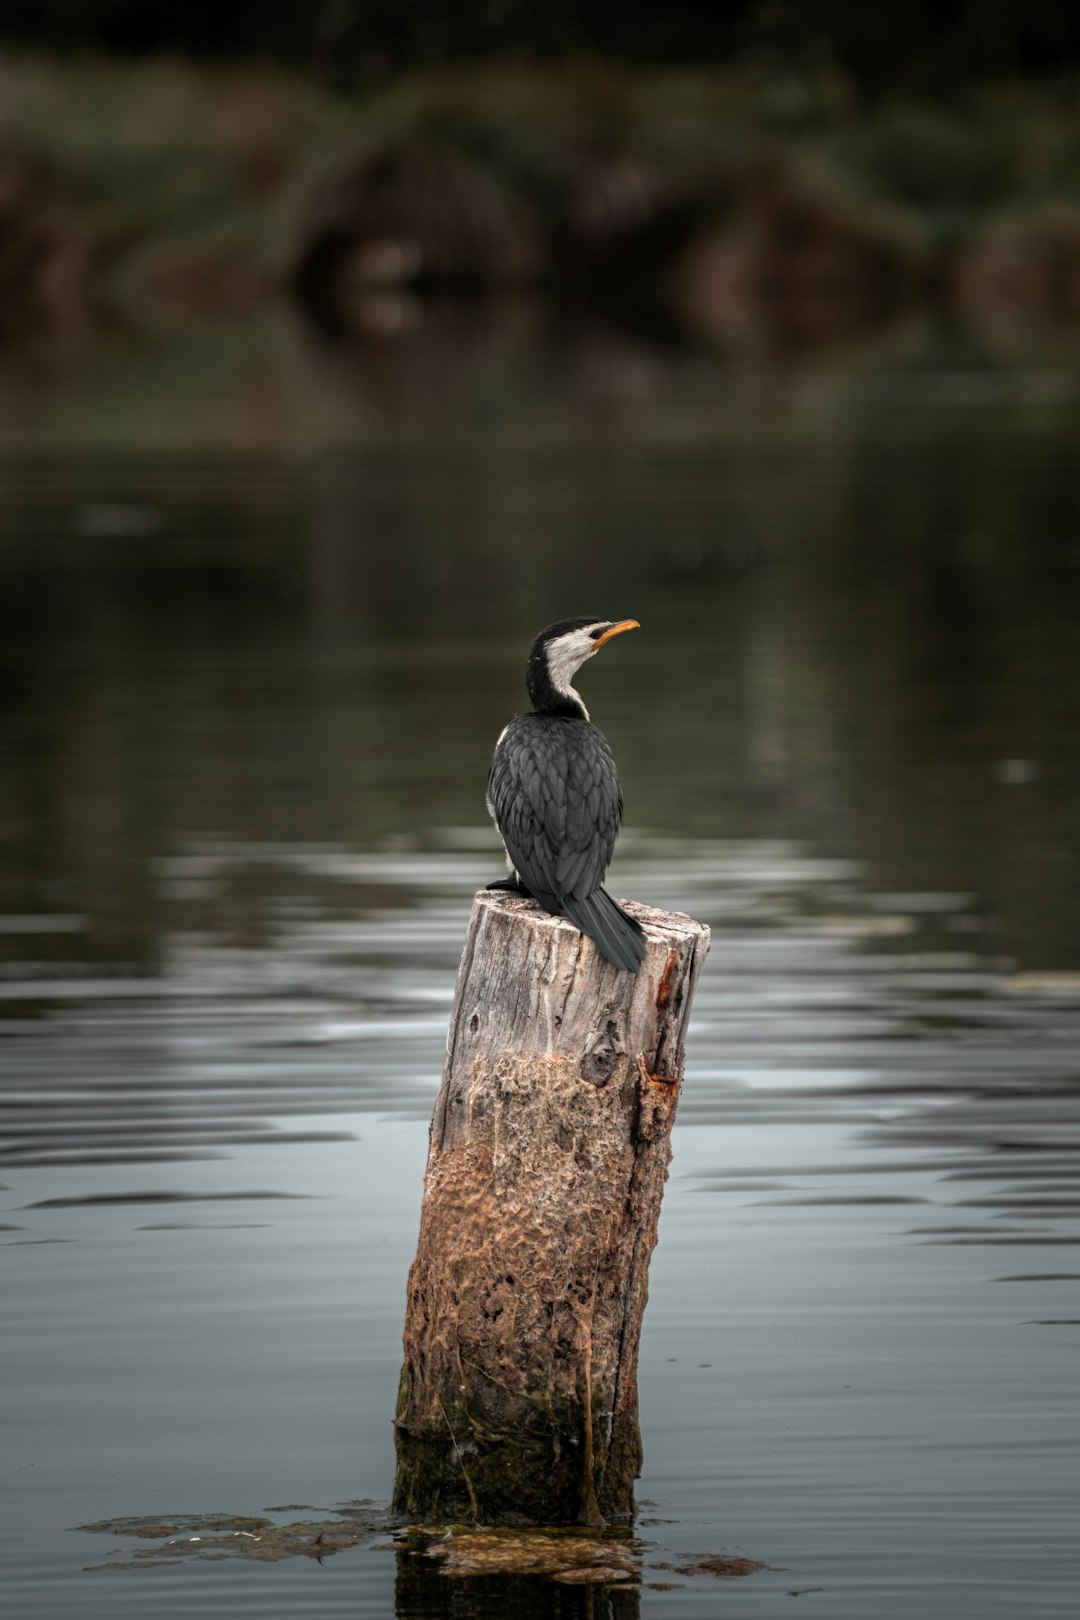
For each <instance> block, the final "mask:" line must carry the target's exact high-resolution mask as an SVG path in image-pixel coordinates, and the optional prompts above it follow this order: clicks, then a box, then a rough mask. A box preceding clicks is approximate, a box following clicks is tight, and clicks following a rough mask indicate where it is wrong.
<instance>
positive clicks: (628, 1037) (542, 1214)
mask: <svg viewBox="0 0 1080 1620" xmlns="http://www.w3.org/2000/svg"><path fill="white" fill-rule="evenodd" d="M628 910H629V911H630V912H631V913H632V914H633V915H634V916H635V917H637V918H638V920H639V921H640V922H641V924H642V925H643V927H644V929H645V932H646V935H647V939H648V956H647V958H646V961H645V962H644V963H643V965H642V968H641V971H640V973H638V974H637V975H636V976H635V975H633V974H630V973H624V972H619V971H618V970H617V969H615V968H613V967H611V966H610V965H609V964H608V963H607V962H605V961H604V959H603V957H602V956H601V955H600V953H599V951H598V950H597V949H596V947H595V945H594V944H593V943H592V941H591V940H589V939H586V938H585V937H584V936H583V935H582V934H580V933H579V932H578V930H577V929H576V928H575V927H573V925H572V924H570V923H568V922H566V921H564V920H562V919H561V918H557V917H552V916H549V915H548V913H547V912H545V911H542V910H541V909H540V907H539V906H537V905H535V904H534V903H533V902H532V901H531V900H521V899H517V898H510V897H509V896H507V895H505V894H502V893H497V892H496V893H489V892H487V891H483V892H481V893H480V894H478V895H477V897H476V900H475V903H474V905H473V911H472V917H471V920H470V924H469V932H468V937H467V939H466V942H465V949H464V952H463V955H462V960H461V968H460V971H459V974H458V983H457V994H456V997H455V1001H454V1010H453V1014H452V1017H451V1024H450V1034H449V1038H448V1040H447V1055H446V1065H445V1068H444V1071H443V1079H442V1086H441V1089H440V1091H439V1095H438V1099H437V1101H436V1104H435V1112H434V1117H433V1119H432V1125H431V1146H430V1152H429V1156H428V1165H427V1174H426V1177H425V1183H424V1204H423V1213H422V1216H421V1222H420V1239H419V1245H418V1248H417V1254H416V1259H415V1260H414V1262H413V1266H412V1270H411V1272H410V1274H409V1289H408V1304H407V1310H406V1319H405V1362H404V1366H403V1368H402V1374H401V1387H400V1391H399V1397H398V1409H397V1417H396V1419H395V1422H396V1430H397V1459H398V1466H397V1478H396V1481H395V1487H394V1507H395V1509H396V1511H398V1512H401V1513H405V1514H409V1515H411V1516H416V1517H420V1518H425V1519H429V1520H430V1519H456V1520H462V1519H465V1520H475V1521H476V1522H478V1523H483V1524H581V1523H585V1524H593V1525H598V1524H600V1523H602V1522H603V1521H604V1520H609V1521H626V1520H629V1519H631V1518H632V1517H633V1511H634V1494H633V1482H634V1479H635V1478H636V1476H637V1474H638V1472H639V1470H640V1466H641V1455H642V1454H641V1437H640V1433H639V1429H638V1416H637V1352H638V1341H639V1338H640V1333H641V1320H642V1314H643V1312H644V1309H645V1301H646V1297H647V1289H648V1268H649V1259H650V1256H651V1254H652V1251H653V1247H654V1245H655V1243H656V1226H657V1220H658V1218H659V1214H660V1200H661V1197H662V1195H663V1188H664V1182H665V1180H666V1179H667V1166H668V1160H669V1158H670V1156H671V1146H670V1140H669V1138H670V1133H671V1125H672V1121H673V1119H674V1116H675V1107H676V1103H677V1101H678V1095H679V1086H680V1082H681V1078H682V1068H683V1042H684V1033H685V1027H686V1022H687V1016H688V1013H689V1009H690V1000H691V996H692V994H693V989H694V984H695V980H696V978H697V974H698V971H699V969H700V966H701V963H702V961H703V960H704V957H705V953H706V951H707V950H708V943H709V930H708V929H707V928H706V927H704V925H703V924H701V923H697V922H694V921H693V919H692V918H690V917H686V916H683V915H681V914H680V913H675V912H665V911H655V910H653V909H652V908H650V907H648V906H641V905H635V904H633V903H631V904H630V905H629V906H628Z"/></svg>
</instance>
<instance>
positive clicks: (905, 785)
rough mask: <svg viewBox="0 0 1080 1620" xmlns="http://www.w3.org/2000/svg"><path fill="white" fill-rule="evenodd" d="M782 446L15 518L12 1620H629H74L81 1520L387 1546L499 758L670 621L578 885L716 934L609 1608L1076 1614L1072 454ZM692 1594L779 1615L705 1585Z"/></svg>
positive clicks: (12, 485) (304, 475)
mask: <svg viewBox="0 0 1080 1620" xmlns="http://www.w3.org/2000/svg"><path fill="white" fill-rule="evenodd" d="M758 426H759V434H758V437H756V438H753V437H748V438H747V441H746V444H745V445H744V447H743V450H742V451H741V452H740V454H739V455H738V456H736V455H735V454H734V453H733V452H732V451H731V450H730V448H729V449H727V450H725V449H724V448H723V447H721V448H719V449H716V450H712V449H709V450H701V449H698V450H694V451H693V452H690V451H687V450H685V449H679V448H671V449H665V448H663V447H662V446H657V445H654V446H652V447H651V448H649V449H648V450H647V451H643V450H642V448H641V446H640V445H633V444H628V443H627V444H624V443H621V442H617V443H615V444H614V445H612V444H608V445H607V446H606V448H605V449H604V451H603V454H600V453H599V452H598V451H597V448H596V446H595V445H593V446H589V447H578V448H575V447H567V446H564V447H562V448H559V449H557V450H552V449H551V448H550V446H549V447H547V448H540V449H538V448H536V447H535V446H525V447H524V448H523V447H521V446H519V445H518V446H515V445H507V444H502V445H494V446H492V445H489V446H488V448H487V452H486V455H485V456H484V457H481V456H480V454H479V452H478V451H477V450H475V449H473V450H472V451H468V450H467V451H463V452H462V453H460V454H457V453H455V454H453V455H451V454H449V453H446V454H439V453H435V452H433V451H432V450H431V449H430V447H428V448H427V449H425V450H422V451H421V450H412V451H410V450H407V449H403V448H401V447H400V446H398V447H391V448H386V449H383V450H378V451H376V450H368V451H366V452H364V453H363V454H357V455H356V456H354V457H351V458H349V459H348V460H346V459H343V458H342V457H341V456H339V455H326V456H309V457H306V458H301V459H300V460H297V459H296V458H290V457H288V456H282V455H260V456H254V455H252V456H245V457H241V458H231V457H221V456H217V457H213V456H206V455H201V456H197V457H196V456H185V457H180V456H165V455H163V456H160V457H158V458H156V459H154V460H147V459H145V458H134V457H122V456H114V457H107V458H103V457H99V456H93V457H86V458H30V459H23V460H20V461H15V462H10V463H8V465H7V466H6V468H5V469H4V473H3V489H4V498H3V506H2V509H0V574H2V578H0V590H2V598H0V629H2V650H0V660H2V669H0V673H2V677H3V686H2V697H0V702H2V721H3V732H2V737H0V826H2V831H3V834H4V848H5V853H4V855H3V857H2V862H0V974H2V976H0V1108H2V1121H0V1122H2V1142H0V1183H2V1190H0V1247H2V1249H3V1254H2V1258H0V1275H2V1298H3V1371H4V1388H5V1394H6V1401H5V1422H4V1443H3V1448H2V1451H0V1493H2V1502H3V1506H2V1518H0V1535H2V1542H3V1553H2V1567H0V1579H2V1584H3V1590H4V1592H5V1595H6V1597H7V1599H8V1601H9V1603H10V1604H11V1608H12V1613H13V1614H19V1615H20V1616H22V1615H25V1616H27V1617H28V1620H29V1617H33V1620H52V1617H54V1616H55V1617H61V1616H62V1617H64V1620H66V1617H68V1616H74V1615H76V1614H78V1615H79V1616H86V1615H102V1616H105V1615H108V1616H113V1615H116V1616H120V1615H128V1614H132V1615H134V1614H136V1613H139V1614H142V1613H146V1612H153V1613H154V1614H155V1615H159V1616H174V1615H175V1616H185V1617H187V1616H190V1615H194V1614H195V1613H196V1612H199V1613H206V1612H209V1613H224V1612H227V1613H229V1614H238V1615H239V1614H243V1613H247V1612H252V1613H254V1612H259V1613H260V1614H270V1615H275V1614H281V1615H284V1614H286V1613H303V1614H305V1615H322V1614H326V1615H345V1614H349V1615H355V1614H362V1615H373V1616H375V1615H378V1616H388V1615H392V1614H395V1613H396V1614H398V1615H399V1616H404V1615H413V1616H421V1615H424V1616H428V1615H432V1616H434V1615H447V1616H449V1615H450V1614H453V1615H455V1616H461V1615H466V1614H476V1615H480V1614H487V1613H491V1614H496V1613H506V1612H519V1613H522V1614H529V1613H535V1614H537V1615H551V1616H569V1615H575V1616H576V1615H579V1614H580V1615H582V1616H584V1615H586V1614H588V1615H593V1614H596V1615H599V1614H601V1613H607V1612H609V1610H608V1609H607V1608H605V1607H604V1605H605V1604H606V1603H607V1602H608V1601H609V1600H608V1599H606V1598H604V1597H602V1596H601V1595H598V1594H589V1593H585V1592H581V1591H576V1590H573V1589H568V1588H556V1587H550V1586H546V1585H544V1584H543V1583H540V1582H535V1583H532V1584H530V1583H518V1584H517V1585H516V1586H514V1585H511V1586H507V1585H506V1584H499V1583H497V1582H495V1583H492V1584H490V1585H485V1584H484V1583H483V1582H479V1581H470V1582H466V1583H464V1584H462V1583H457V1582H454V1581H452V1580H450V1579H448V1578H443V1577H439V1576H437V1575H425V1574H424V1573H423V1571H419V1572H418V1571H417V1569H416V1568H415V1567H413V1566H414V1565H415V1563H416V1561H415V1560H414V1561H412V1564H410V1563H409V1561H408V1560H403V1561H402V1562H401V1564H400V1567H399V1564H398V1562H397V1560H396V1559H395V1555H394V1553H393V1552H392V1551H389V1550H385V1548H380V1547H379V1546H378V1545H375V1546H365V1547H361V1548H358V1549H356V1550H354V1551H350V1552H344V1553H340V1554H338V1555H337V1556H335V1557H334V1558H331V1559H328V1560H326V1561H325V1563H323V1564H322V1565H319V1564H317V1563H314V1562H312V1561H310V1560H297V1561H294V1562H291V1563H285V1564H278V1565H269V1566H261V1565H250V1564H243V1563H239V1562H224V1563H210V1564H197V1565H196V1564H191V1565H189V1564H183V1563H180V1564H167V1565H165V1566H163V1567H160V1568H155V1569H152V1570H149V1571H132V1570H120V1569H114V1570H108V1569H105V1570H103V1569H101V1568H96V1569H89V1568H88V1566H100V1565H102V1564H106V1563H108V1562H109V1561H110V1558H111V1557H115V1556H116V1554H115V1553H114V1548H116V1547H120V1548H124V1547H127V1548H128V1550H129V1551H130V1544H127V1543H124V1542H116V1541H115V1540H114V1539H113V1538H109V1537H102V1536H91V1535H89V1534H87V1533H85V1532H81V1531H77V1530H75V1529H74V1528H73V1527H75V1526H77V1525H80V1524H83V1523H86V1522H88V1521H91V1520H101V1519H106V1518H111V1517H118V1516H127V1515H143V1514H161V1515H164V1516H167V1515H169V1514H180V1513H190V1512H196V1511H199V1512H211V1511H216V1512H226V1513H238V1514H255V1513H259V1512H261V1511H262V1510H264V1509H266V1508H268V1507H271V1506H276V1505H284V1504H306V1505H308V1507H309V1508H310V1517H312V1518H317V1517H319V1516H325V1512H326V1511H327V1510H330V1509H332V1508H334V1506H335V1505H337V1504H340V1503H343V1502H347V1501H355V1500H357V1499H368V1500H371V1501H373V1502H375V1503H380V1502H384V1501H385V1499H386V1496H387V1494H388V1491H389V1485H390V1480H391V1476H392V1470H393V1455H392V1451H393V1448H392V1441H391V1430H390V1423H389V1418H390V1415H391V1411H392V1407H393V1403H394V1398H395V1392H396V1383H397V1373H398V1365H399V1351H400V1330H401V1320H402V1312H403V1302H404V1281H405V1273H406V1270H407V1267H408V1263H409V1260H410V1258H411V1255H412V1250H413V1246H414V1243H415V1237H416V1228H417V1219H418V1210H419V1194H420V1180H421V1175H422V1169H423V1160H424V1152H425V1139H426V1125H427V1118H428V1115H429V1113H430V1107H431V1102H432V1099H433V1095H434V1090H435V1086H436V1084H437V1079H438V1073H439V1068H440V1060H441V1052H442V1047H443V1042H444V1039H445V1033H446V1022H447V1017H448V1014H449V1009H450V1001H451V994H452V988H453V978H454V973H455V969H456V964H457V956H458V952H459V949H460V944H461V940H462V937H463V933H464V928H465V922H466V917H467V914H468V907H469V904H470V897H471V894H472V892H473V891H474V889H475V888H476V887H477V886H479V885H481V884H483V883H484V882H486V881H487V880H488V879H489V878H490V877H491V876H493V875H495V873H496V872H497V871H498V869H499V862H498V856H497V850H496V848H495V845H494V842H493V839H492V836H491V834H490V831H489V830H488V829H486V828H485V827H484V825H483V816H482V808H481V804H482V786H483V778H484V772H485V770H486V763H487V758H488V755H489V753H490V748H491V744H492V741H493V738H494V736H495V735H497V733H498V730H499V729H500V727H501V725H502V723H503V722H504V721H505V719H506V718H507V717H508V715H509V713H511V712H512V711H513V709H514V708H515V707H516V706H517V705H518V703H519V683H520V673H519V666H520V663H521V657H522V651H523V647H524V645H525V643H526V641H527V639H528V636H529V634H530V633H531V632H532V631H533V630H534V629H535V628H537V627H538V625H539V624H541V623H543V622H545V621H546V620H547V619H548V618H552V617H555V616H557V615H558V614H559V613H561V612H576V611H585V610H586V609H590V610H591V609H593V608H595V609H596V611H598V612H600V613H605V614H608V613H610V614H612V615H615V614H625V613H633V614H634V615H635V616H636V617H638V618H640V619H641V621H642V623H643V625H644V629H643V631H642V633H641V635H640V637H633V638H630V637H628V638H624V639H623V641H622V644H621V645H616V646H614V647H613V648H612V649H611V650H610V652H609V653H605V654H604V655H603V656H602V658H601V659H598V660H597V662H596V664H595V665H592V666H590V669H589V671H588V672H587V675H586V677H584V679H585V682H586V691H587V697H588V699H589V701H590V702H591V705H592V707H593V712H594V716H595V717H596V718H597V720H598V721H599V723H600V724H601V725H603V726H604V729H605V730H606V731H607V732H608V734H609V736H610V738H611V740H612V744H613V746H614V748H615V751H616V754H617V757H618V758H619V761H620V766H621V769H622V774H623V779H624V787H625V790H626V797H627V802H628V831H627V834H626V836H625V837H624V840H623V842H622V844H621V845H620V852H619V857H618V866H617V875H616V876H615V878H614V888H615V890H616V892H619V893H623V894H628V895H633V896H634V897H635V898H638V899H641V900H644V901H647V902H651V903H654V904H660V905H664V906H668V907H671V908H675V909H683V910H687V911H689V912H691V913H692V914H693V915H695V916H697V917H699V918H701V919H702V920H703V921H706V922H708V923H709V924H710V926H711V927H712V929H713V947H712V952H711V955H710V957H709V960H708V963H707V966H706V972H705V976H704V979H703V982H702V985H701V989H700V993H699V997H698V1000H697V1002H696V1004H695V1008H694V1014H693V1018H692V1023H691V1031H690V1056H689V1064H688V1069H687V1077H686V1085H685V1089H684V1095H683V1099H682V1102H681V1104H680V1111H679V1118H678V1123H677V1126H676V1135H675V1157H674V1163H673V1170H672V1179H671V1181H670V1183H669V1186H668V1191H667V1195H666V1200H665V1206H664V1214H663V1220H662V1224H661V1237H660V1244H659V1247H658V1249H657V1252H656V1256H655V1258H654V1262H653V1270H652V1288H651V1299H650V1304H649V1308H648V1311H647V1314H646V1327H645V1338H644V1342H643V1347H642V1357H641V1369H640V1392H641V1403H642V1419H643V1431H644V1439H645V1448H646V1464H645V1472H644V1476H643V1478H642V1480H641V1484H640V1491H639V1498H640V1503H641V1517H640V1521H639V1526H638V1531H639V1535H640V1536H641V1538H642V1540H643V1542H644V1543H645V1547H644V1553H643V1558H644V1568H643V1584H642V1588H641V1592H640V1613H641V1614H642V1615H644V1616H646V1617H649V1620H665V1617H667V1616H671V1617H672V1620H679V1617H681V1616H686V1617H688V1620H689V1617H692V1616H702V1617H705V1616H709V1617H712V1616H715V1615H717V1614H721V1613H736V1612H746V1613H753V1614H760V1615H762V1616H768V1615H772V1614H781V1613H788V1612H791V1609H792V1605H793V1603H795V1602H796V1599H795V1597H794V1596H793V1594H796V1593H797V1594H799V1595H798V1598H797V1605H798V1610H799V1612H800V1613H806V1614H809V1615H811V1616H822V1617H824V1616H829V1617H830V1620H833V1617H835V1616H838V1615H844V1616H851V1617H855V1616H860V1617H861V1616H865V1615H873V1616H875V1617H879V1616H880V1617H885V1620H891V1617H894V1616H895V1617H897V1620H900V1617H901V1616H903V1617H907V1616H910V1615H911V1614H913V1613H916V1612H917V1613H920V1614H923V1615H928V1616H941V1617H949V1620H952V1617H960V1616H968V1615H970V1616H980V1617H982V1616H996V1615H1000V1616H1003V1617H1004V1616H1006V1615H1008V1616H1014V1615H1017V1614H1023V1615H1025V1616H1052V1615H1053V1616H1056V1615H1061V1616H1065V1615H1070V1616H1071V1615H1073V1614H1074V1613H1075V1612H1076V1607H1077V1601H1078V1595H1080V1561H1078V1557H1077V1540H1078V1538H1077V1524H1078V1522H1080V1516H1078V1509H1080V1453H1078V1441H1080V1399H1078V1395H1080V1380H1078V1376H1077V1367H1078V1365H1080V1362H1078V1356H1077V1352H1078V1345H1080V1341H1078V1337H1077V1330H1078V1327H1080V1247H1078V1245H1080V1226H1078V1224H1077V1216H1078V1214H1080V1174H1078V1171H1080V947H1078V945H1077V940H1078V938H1080V881H1078V873H1080V837H1078V835H1077V827H1078V826H1080V765H1078V760H1077V751H1076V723H1077V717H1078V712H1080V659H1078V658H1077V655H1076V634H1075V627H1076V624H1077V622H1078V620H1077V608H1078V606H1080V528H1078V523H1077V520H1078V517H1080V501H1078V496H1080V480H1078V475H1077V471H1076V463H1075V455H1074V453H1073V449H1072V439H1071V438H1070V436H1069V431H1067V430H1069V429H1070V426H1071V425H1070V424H1069V423H1068V422H1064V421H1060V420H1058V418H1057V417H1053V418H1049V419H1046V420H1043V419H1039V420H1037V421H1035V420H1033V419H1031V418H1030V417H1027V416H1025V417H1022V418H1020V419H1018V420H1012V419H1011V418H1008V419H1006V418H1003V417H999V416H998V415H997V414H995V415H994V416H993V418H992V419H987V420H984V419H982V418H980V419H979V420H978V421H972V420H969V419H968V417H967V416H963V418H962V420H959V421H958V419H957V418H956V417H955V416H947V415H946V416H942V417H941V418H940V419H935V422H934V423H933V424H929V425H928V424H927V423H926V422H924V421H922V420H914V419H913V418H912V416H911V415H909V414H907V413H906V412H905V413H901V414H899V415H897V414H894V415H892V416H890V415H888V414H887V413H886V415H885V416H884V417H876V418H875V417H871V418H870V419H869V420H867V421H865V422H863V423H862V424H861V425H860V426H859V428H858V430H857V431H856V430H855V429H854V428H852V427H851V426H850V424H848V425H845V426H843V427H842V428H838V427H837V426H836V425H835V424H833V425H832V426H830V427H829V428H828V429H827V430H826V429H820V428H819V429H817V430H815V432H814V433H813V434H811V435H809V438H806V437H805V436H802V435H801V430H800V432H795V431H794V429H793V428H792V425H791V423H790V422H785V423H781V424H776V423H773V424H771V425H770V424H768V423H767V422H766V423H759V424H758ZM931 427H933V429H934V431H931ZM293 1516H294V1517H295V1516H296V1515H295V1514H294V1515H293ZM720 1553H722V1554H728V1555H732V1556H742V1557H747V1558H752V1559H757V1560H761V1561H762V1562H763V1563H765V1565H766V1566H767V1567H766V1569H765V1570H763V1571H761V1572H759V1573H757V1574H754V1575H750V1576H746V1577H745V1578H742V1579H739V1580H736V1581H733V1582H727V1583H723V1584H721V1583H718V1582H717V1581H716V1579H715V1577H713V1576H710V1575H706V1574H698V1575H686V1574H682V1573H679V1570H678V1566H679V1565H680V1564H682V1565H685V1564H686V1563H687V1561H688V1560H689V1559H692V1558H695V1557H700V1556H703V1555H714V1554H720ZM301 1566H302V1567H301ZM610 1601H611V1603H613V1604H614V1605H615V1607H613V1608H611V1610H610V1612H611V1613H612V1615H613V1616H616V1617H617V1616H622V1615H630V1614H633V1613H636V1612H638V1610H637V1608H635V1607H634V1606H633V1605H634V1603H635V1601H636V1600H635V1599H634V1598H633V1597H627V1596H626V1595H625V1594H623V1595H621V1596H620V1597H619V1598H618V1599H617V1600H616V1598H614V1597H612V1598H611V1600H610ZM628 1604H629V1605H630V1606H629V1607H628V1606H627V1605H628ZM620 1605H621V1606H620Z"/></svg>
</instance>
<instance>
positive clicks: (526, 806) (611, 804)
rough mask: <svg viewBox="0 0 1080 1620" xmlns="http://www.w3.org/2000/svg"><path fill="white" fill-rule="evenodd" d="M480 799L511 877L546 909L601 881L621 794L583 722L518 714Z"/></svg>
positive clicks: (599, 744)
mask: <svg viewBox="0 0 1080 1620" xmlns="http://www.w3.org/2000/svg"><path fill="white" fill-rule="evenodd" d="M488 802H489V804H490V806H491V813H492V815H493V816H494V818H495V824H496V826H497V827H498V829H499V832H500V833H501V834H502V838H503V842H504V843H505V845H506V852H507V854H508V855H509V857H510V859H511V861H512V862H513V864H514V867H515V869H516V871H517V873H518V876H519V877H520V879H521V881H522V883H523V884H524V885H525V887H526V888H527V889H528V890H529V891H530V892H531V893H532V894H534V895H535V896H536V898H537V899H538V900H539V901H540V903H541V905H543V906H546V907H547V908H548V910H549V911H559V910H561V909H562V905H563V902H564V901H566V900H567V899H575V900H584V899H586V898H587V897H588V896H589V895H591V894H593V893H594V892H595V891H596V890H597V889H598V888H599V887H600V885H601V884H602V883H603V881H604V874H605V872H606V871H607V869H608V865H609V863H610V861H611V855H612V851H613V850H614V848H615V840H616V838H617V837H618V835H619V827H620V824H621V822H622V794H621V793H620V791H619V779H618V776H617V774H616V771H615V761H614V760H613V759H612V757H611V749H610V748H609V747H608V743H607V738H606V737H605V736H604V734H603V732H602V731H598V730H597V728H596V727H595V726H594V725H592V724H590V722H589V721H587V720H561V719H552V718H548V717H547V716H545V715H536V714H521V715H518V717H517V719H516V720H512V721H511V722H510V724H509V725H508V726H507V728H506V731H505V732H504V733H503V736H502V737H501V739H500V741H499V745H498V747H497V748H496V750H495V757H494V759H493V760H492V762H491V771H490V774H489V776H488Z"/></svg>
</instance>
